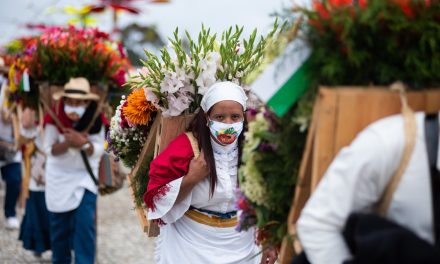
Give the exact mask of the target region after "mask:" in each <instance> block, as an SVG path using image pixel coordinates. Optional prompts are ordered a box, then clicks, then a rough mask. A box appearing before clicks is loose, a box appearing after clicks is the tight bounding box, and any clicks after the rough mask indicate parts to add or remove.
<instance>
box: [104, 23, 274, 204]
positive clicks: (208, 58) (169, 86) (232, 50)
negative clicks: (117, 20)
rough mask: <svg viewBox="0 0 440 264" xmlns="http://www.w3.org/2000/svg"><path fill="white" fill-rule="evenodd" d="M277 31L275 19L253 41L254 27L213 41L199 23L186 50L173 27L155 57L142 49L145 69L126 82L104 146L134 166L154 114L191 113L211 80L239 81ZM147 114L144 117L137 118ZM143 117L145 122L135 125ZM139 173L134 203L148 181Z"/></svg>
mask: <svg viewBox="0 0 440 264" xmlns="http://www.w3.org/2000/svg"><path fill="white" fill-rule="evenodd" d="M277 30H278V23H277V22H275V24H274V28H273V30H272V31H271V32H269V34H268V35H267V36H265V37H261V38H260V39H259V40H257V33H256V31H253V32H252V34H251V35H250V36H249V38H248V39H244V40H241V35H242V33H243V28H239V27H235V28H229V29H228V30H226V31H225V32H223V34H222V35H221V39H220V40H218V39H217V35H216V34H212V33H211V32H210V30H209V29H206V28H205V27H203V26H202V30H201V31H200V33H199V34H198V37H197V40H194V39H192V38H191V37H190V35H189V34H188V33H186V37H187V38H188V40H189V47H188V48H185V45H184V44H183V41H182V39H181V38H180V37H179V32H178V30H177V29H176V30H175V32H174V34H173V38H171V39H170V45H169V46H168V47H166V48H163V49H162V50H161V54H160V56H156V55H154V54H152V53H150V52H149V51H145V53H146V56H147V59H146V60H142V63H143V64H144V67H143V68H142V69H141V70H140V71H139V72H138V73H137V74H134V75H133V76H131V78H130V79H129V80H128V86H130V87H131V88H132V89H133V91H132V93H131V94H130V95H129V96H128V100H126V99H122V100H121V104H120V106H119V107H118V108H117V111H116V114H115V116H114V117H113V118H112V122H111V128H110V131H109V134H108V136H107V141H108V146H109V149H110V150H111V151H113V152H114V153H115V154H116V156H118V157H119V158H120V159H121V160H122V161H123V162H124V164H126V165H128V166H129V167H131V168H133V167H134V165H135V164H136V162H138V160H139V159H140V158H142V157H139V154H140V152H141V149H142V146H143V144H144V142H145V140H146V138H147V137H148V135H149V132H150V131H149V130H150V128H151V125H152V121H153V120H154V118H156V116H157V115H156V114H157V113H159V112H160V113H161V115H162V116H164V117H174V116H180V115H184V114H189V113H194V112H195V111H196V110H197V109H198V108H199V107H200V101H201V99H202V96H203V95H204V94H205V92H206V90H207V89H208V88H209V87H210V86H211V85H213V84H214V83H217V82H220V81H225V80H226V81H232V82H235V83H241V82H242V80H243V78H244V77H246V76H247V75H248V74H249V73H251V71H252V70H253V69H255V68H256V67H257V66H258V65H259V64H260V63H261V61H262V58H263V52H264V49H265V47H266V44H267V42H268V40H269V39H271V38H272V37H273V36H274V35H275V33H276V32H277ZM133 96H136V98H138V99H139V100H138V102H140V101H143V104H146V105H148V107H145V109H144V110H142V109H141V108H139V107H132V105H133V102H135V101H130V97H133ZM148 113H149V114H148ZM147 114H148V115H150V117H149V118H141V117H140V116H139V115H147ZM146 119H148V122H146V123H145V124H139V123H137V122H139V121H140V120H146ZM135 120H138V121H135ZM150 160H151V159H150ZM144 163H145V162H144ZM144 167H145V166H144ZM138 174H139V175H133V176H134V179H133V182H134V185H135V186H137V187H135V188H138V189H139V190H136V191H135V193H137V195H136V202H137V204H138V205H139V204H140V203H142V194H143V193H144V191H145V187H146V184H145V180H146V179H148V175H146V174H148V168H142V169H140V170H139V171H138Z"/></svg>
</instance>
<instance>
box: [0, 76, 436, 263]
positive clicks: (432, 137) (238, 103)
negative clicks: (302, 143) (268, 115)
mask: <svg viewBox="0 0 440 264" xmlns="http://www.w3.org/2000/svg"><path fill="white" fill-rule="evenodd" d="M6 85H7V83H6V82H3V85H2V90H3V89H7V88H6ZM52 96H53V99H54V100H55V101H56V102H58V103H57V104H55V107H54V108H53V109H52V110H47V113H46V116H45V118H44V122H43V124H42V125H39V122H38V120H37V118H36V116H37V114H36V111H35V110H33V109H30V108H26V109H24V111H23V112H22V114H21V118H20V120H19V123H17V121H14V115H13V114H11V113H10V112H8V111H7V110H6V109H2V116H1V120H0V139H1V143H2V146H1V147H2V155H1V161H0V167H1V175H2V179H3V181H4V183H5V189H6V192H5V197H4V199H5V201H4V205H5V206H4V217H5V219H6V221H5V225H6V226H5V227H6V228H8V229H18V228H20V234H19V239H20V240H21V241H22V242H23V247H24V248H25V249H28V250H31V251H33V252H34V253H35V255H36V256H41V254H42V253H43V252H45V251H47V250H51V251H52V262H53V263H72V261H74V262H75V263H94V262H95V259H96V206H97V195H98V188H97V185H96V184H95V181H94V180H93V177H94V175H98V169H99V162H100V158H101V156H102V154H103V152H104V139H105V136H104V135H105V130H106V126H107V125H108V121H107V120H106V118H105V117H104V115H102V114H95V113H96V111H97V109H98V103H97V101H98V99H99V95H97V94H94V93H92V92H91V89H90V84H89V82H88V81H87V80H86V79H85V78H81V77H78V78H71V79H70V81H69V82H67V83H66V84H65V85H64V89H63V90H62V91H60V92H57V93H55V94H53V95H52ZM246 102H247V96H246V94H245V92H244V90H243V88H242V87H240V86H239V85H237V84H235V83H232V82H227V81H225V82H217V83H215V84H214V85H212V86H211V87H210V88H209V89H208V90H207V92H206V93H205V94H204V96H203V98H202V101H201V109H200V110H199V111H198V113H197V114H196V115H195V117H194V119H193V120H192V122H191V124H190V126H189V127H188V129H187V131H186V132H185V133H182V134H181V135H179V136H178V137H177V138H176V139H174V140H173V141H172V142H171V143H170V144H169V145H168V147H167V148H166V149H165V150H164V151H163V152H161V153H160V154H159V155H158V156H157V157H156V158H155V159H154V160H153V161H152V162H151V164H150V171H149V182H148V186H147V191H146V192H145V194H144V201H145V204H146V205H147V207H148V208H149V214H148V218H149V219H150V220H152V221H154V222H156V223H158V224H159V225H160V235H159V237H158V238H157V241H156V243H157V246H156V251H155V260H156V263H270V264H273V263H275V262H276V260H277V258H278V256H277V249H276V248H273V247H267V248H264V249H262V248H261V247H259V246H258V245H257V244H256V243H255V234H254V230H253V229H250V230H248V231H245V232H238V231H237V230H236V229H235V226H236V225H237V214H238V213H239V212H237V210H236V209H235V206H234V204H235V199H236V198H235V197H234V189H235V188H237V187H239V185H238V178H237V177H238V176H237V174H238V167H239V161H240V157H241V146H242V143H243V137H244V133H243V130H244V129H245V128H246V114H245V111H246V105H247V103H246ZM14 122H15V124H14V125H13V123H14ZM17 124H18V129H17V128H16V129H14V126H15V127H16V126H17ZM17 131H18V132H17ZM439 135H440V134H439V117H438V115H429V114H425V113H421V112H420V113H416V114H414V113H412V112H411V111H407V112H405V114H402V115H395V116H391V117H387V118H385V119H382V120H379V121H377V122H375V123H373V124H371V125H370V126H368V127H367V128H366V129H365V130H364V131H362V132H361V133H360V134H359V135H358V136H357V137H356V139H355V140H354V141H353V142H352V143H351V145H349V146H347V147H345V148H343V149H342V150H341V151H340V153H339V154H338V155H337V157H336V158H335V159H334V161H333V162H332V164H331V165H330V167H329V168H328V170H327V172H326V174H325V175H324V177H323V179H322V181H321V182H320V183H319V185H318V187H317V189H316V191H314V192H313V194H312V195H311V197H310V199H309V200H308V202H307V204H306V206H305V208H304V209H303V211H302V213H301V216H300V218H299V220H298V223H297V231H298V236H299V241H300V243H301V244H302V246H303V249H304V252H303V253H302V254H301V255H299V256H298V257H296V258H295V259H294V260H293V263H318V264H319V263H440V250H439V247H440V242H439V239H440V231H439V230H440V224H439V223H440V222H439V220H440V203H439V202H440V200H439V199H440V198H439V197H440V192H439V190H440V185H439V183H440V178H439V171H438V170H439V168H440V159H439V154H438V152H439ZM14 137H15V138H14ZM16 142H19V143H20V144H21V146H22V147H21V151H15V152H14V151H11V149H13V146H14V144H16ZM81 153H83V155H82V154H81ZM22 161H23V165H24V166H22V165H21V163H22ZM29 164H31V166H29ZM21 170H24V171H23V173H22V171H21ZM22 175H23V177H22ZM22 183H23V184H22ZM25 190H27V192H26V191H25ZM20 195H21V197H24V199H25V201H26V202H25V215H24V217H23V219H22V221H21V224H20V222H19V220H18V218H17V212H16V206H17V202H18V200H19V197H20ZM128 209H129V208H127V210H128ZM260 253H261V254H260Z"/></svg>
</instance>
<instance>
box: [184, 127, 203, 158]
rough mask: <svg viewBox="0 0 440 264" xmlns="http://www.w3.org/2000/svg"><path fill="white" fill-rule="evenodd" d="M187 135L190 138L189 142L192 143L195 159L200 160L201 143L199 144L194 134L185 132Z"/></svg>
mask: <svg viewBox="0 0 440 264" xmlns="http://www.w3.org/2000/svg"><path fill="white" fill-rule="evenodd" d="M185 135H186V136H187V137H188V139H189V142H190V143H191V147H192V150H193V152H194V158H198V157H199V155H200V150H199V143H198V142H197V139H196V137H194V134H193V133H192V132H185Z"/></svg>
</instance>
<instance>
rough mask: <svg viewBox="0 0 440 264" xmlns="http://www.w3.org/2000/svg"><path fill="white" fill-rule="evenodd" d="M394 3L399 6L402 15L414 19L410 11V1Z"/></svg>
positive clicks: (404, 0) (397, 0)
mask: <svg viewBox="0 0 440 264" xmlns="http://www.w3.org/2000/svg"><path fill="white" fill-rule="evenodd" d="M394 2H395V3H396V4H397V5H398V6H400V8H401V9H402V11H403V13H405V15H406V16H407V17H409V18H413V17H414V11H413V10H412V9H411V0H394Z"/></svg>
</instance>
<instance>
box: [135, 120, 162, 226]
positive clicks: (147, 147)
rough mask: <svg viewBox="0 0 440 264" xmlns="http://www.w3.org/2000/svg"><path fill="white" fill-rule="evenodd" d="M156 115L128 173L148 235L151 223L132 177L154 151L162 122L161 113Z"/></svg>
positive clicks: (141, 221) (141, 220) (140, 221)
mask: <svg viewBox="0 0 440 264" xmlns="http://www.w3.org/2000/svg"><path fill="white" fill-rule="evenodd" d="M158 115H159V116H157V117H156V119H155V120H154V121H153V124H152V125H151V129H150V132H149V134H148V136H147V140H146V141H145V143H144V146H143V148H142V150H141V153H140V154H139V159H138V161H137V162H136V165H135V166H134V167H133V169H132V170H131V172H130V173H129V174H128V175H127V182H128V185H129V188H130V193H131V196H132V199H133V204H134V206H135V210H136V213H137V215H138V218H139V223H140V224H141V228H142V231H143V232H145V233H147V235H148V234H149V233H150V227H151V226H150V223H149V221H148V220H147V212H146V210H145V209H144V208H142V207H139V206H137V205H136V198H135V196H134V193H135V190H134V186H133V185H132V184H131V182H132V181H131V177H134V175H136V174H137V173H138V171H139V168H140V166H141V165H142V164H143V163H144V162H147V161H146V159H147V157H148V156H149V155H151V154H152V153H153V148H154V143H155V142H156V131H157V129H158V127H159V124H160V114H158Z"/></svg>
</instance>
